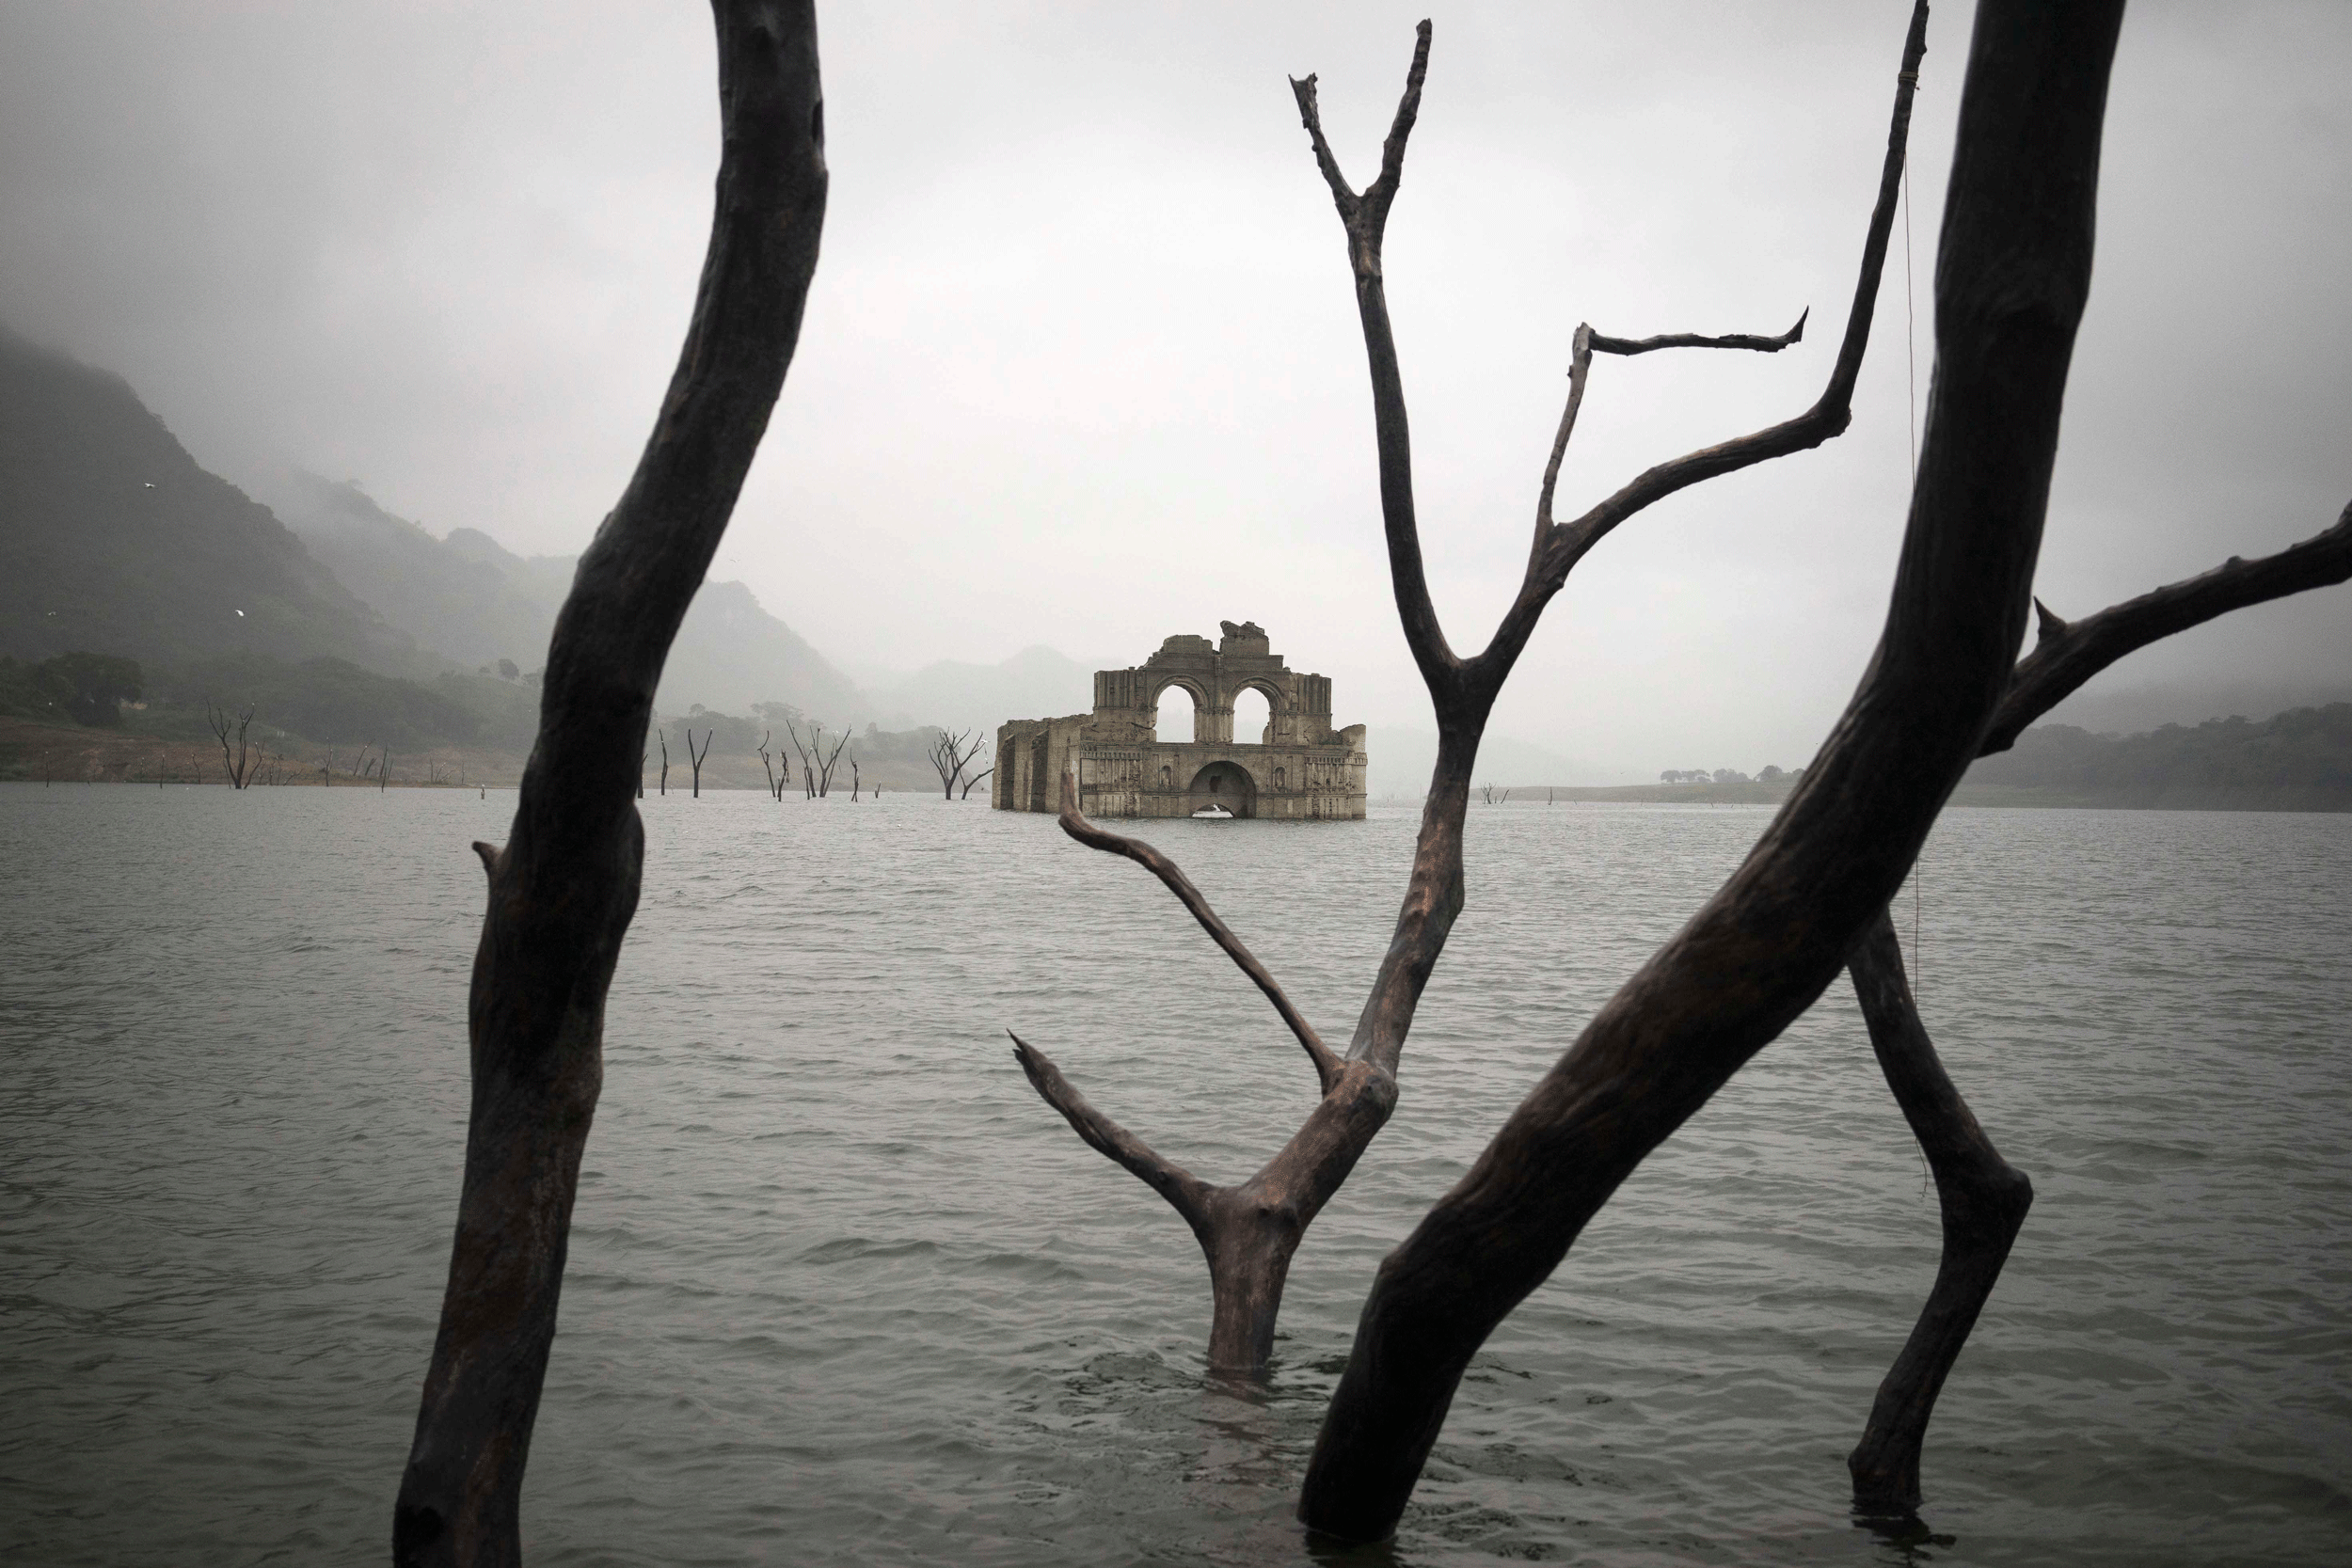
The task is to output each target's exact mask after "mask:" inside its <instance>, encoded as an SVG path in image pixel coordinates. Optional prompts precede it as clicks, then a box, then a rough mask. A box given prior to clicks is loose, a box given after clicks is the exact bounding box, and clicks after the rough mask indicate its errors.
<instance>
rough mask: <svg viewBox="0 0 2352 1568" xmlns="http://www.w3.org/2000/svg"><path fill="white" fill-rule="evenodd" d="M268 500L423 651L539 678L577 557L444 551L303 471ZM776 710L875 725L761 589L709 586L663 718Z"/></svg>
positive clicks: (674, 658) (479, 540)
mask: <svg viewBox="0 0 2352 1568" xmlns="http://www.w3.org/2000/svg"><path fill="white" fill-rule="evenodd" d="M271 499H272V500H273V501H274V502H275V503H276V506H277V509H278V515H279V516H281V517H282V518H284V519H285V521H286V523H287V525H288V526H289V527H290V528H292V529H293V530H294V532H295V533H296V534H297V535H299V536H300V538H301V539H302V541H303V542H304V543H305V544H307V545H308V546H310V549H311V551H312V553H313V554H315V555H316V556H317V557H318V558H319V559H320V560H321V561H324V562H326V563H327V564H328V565H329V566H331V567H332V568H333V569H334V572H335V575H336V576H337V577H338V578H341V579H342V581H343V582H344V583H345V584H346V585H347V586H349V587H350V588H351V590H352V591H353V592H354V593H355V594H358V596H359V597H360V598H362V599H365V600H366V601H367V602H368V603H369V604H371V605H373V606H374V607H375V608H376V609H377V610H380V611H381V612H382V614H383V616H384V619H385V620H386V621H388V622H389V623H390V624H391V625H393V626H398V627H399V628H400V629H401V630H403V631H405V632H407V633H409V634H410V635H412V636H413V637H414V638H415V639H416V641H418V642H420V643H421V644H423V645H424V646H426V647H429V648H432V649H434V650H435V651H437V652H439V653H442V654H446V655H447V656H449V657H451V658H453V659H455V660H456V661H458V662H459V663H461V664H463V665H466V666H469V667H479V666H482V665H491V666H493V667H495V666H496V664H497V663H498V661H499V660H501V659H507V660H511V661H512V662H513V663H515V664H516V666H518V667H519V668H521V669H523V670H525V671H531V670H536V669H537V668H538V667H539V666H540V665H541V664H542V663H543V662H545V660H546V658H547V647H548V634H549V633H550V632H551V631H552V630H553V629H554V626H555V615H556V611H557V610H559V609H561V608H562V606H563V603H564V594H567V593H569V592H570V590H571V586H572V572H573V569H574V567H575V566H576V565H577V564H578V562H579V558H578V557H577V556H532V557H524V556H519V555H516V554H515V553H514V552H513V551H511V550H508V549H507V548H505V546H501V544H499V543H498V541H497V540H495V539H492V538H491V537H490V536H489V535H488V534H486V533H484V532H482V531H479V530H476V529H468V528H460V529H455V530H453V531H451V532H450V534H449V535H448V537H446V538H436V537H434V535H433V534H432V533H431V532H429V531H427V530H425V529H424V528H423V527H421V525H419V524H417V523H413V522H410V521H409V520H408V519H406V518H405V517H400V516H396V515H393V514H391V513H389V512H387V511H385V510H384V509H383V508H382V507H380V506H378V505H377V504H376V503H375V501H374V500H373V499H371V498H370V497H369V496H368V494H367V492H366V491H364V490H362V489H360V488H359V486H358V484H356V483H350V482H342V483H337V482H335V481H332V480H327V479H322V478H321V477H319V476H318V475H316V474H313V473H309V472H305V471H303V470H300V469H295V470H293V471H291V472H290V473H288V474H287V475H286V476H285V479H284V480H283V482H282V483H281V484H280V485H279V486H278V489H277V490H276V491H274V492H273V494H272V497H271ZM769 702H776V703H787V704H790V705H792V706H794V707H797V708H800V709H802V710H803V711H805V712H809V713H814V714H818V715H819V716H822V717H825V718H829V719H833V720H834V721H837V722H847V721H850V720H852V719H864V718H867V717H870V716H871V711H872V709H873V706H874V705H873V704H872V703H871V702H870V701H869V700H868V699H867V698H866V695H865V694H864V693H863V692H861V691H859V690H858V689H857V686H856V683H854V682H853V681H851V680H850V678H849V677H848V676H847V675H844V674H843V673H841V672H840V671H839V670H837V669H835V668H834V666H833V665H832V664H831V663H830V662H829V661H828V660H827V659H826V658H825V657H824V656H823V655H822V654H820V653H818V651H817V650H816V649H815V648H813V647H811V646H810V645H809V643H808V641H807V640H806V639H805V638H803V637H802V636H801V635H800V634H799V633H798V632H795V631H794V630H793V629H792V628H791V627H790V626H786V625H785V624H784V623H783V622H782V621H780V620H778V619H777V618H776V617H774V616H773V615H771V614H770V613H768V611H767V610H764V609H762V608H761V607H760V604H759V601H758V600H757V599H756V598H755V597H754V596H753V595H752V592H751V590H750V589H748V588H746V587H745V586H744V585H743V584H741V583H739V582H706V583H705V584H703V587H702V592H701V593H699V594H696V595H695V596H694V603H693V606H692V608H691V609H690V610H688V611H687V613H686V623H685V625H684V626H682V627H680V628H679V631H678V637H677V641H676V642H675V643H674V644H673V645H672V647H671V649H670V658H669V663H668V664H667V665H666V666H665V667H664V669H663V671H662V676H661V688H660V691H659V692H658V693H657V695H656V697H655V703H656V705H657V706H659V707H660V709H661V710H662V711H664V712H672V713H675V712H683V711H685V710H686V709H688V708H690V707H691V706H692V705H695V704H697V703H699V704H701V705H704V706H706V707H709V708H715V709H719V710H721V711H743V710H748V709H749V708H750V707H751V706H752V705H754V704H755V703H769Z"/></svg>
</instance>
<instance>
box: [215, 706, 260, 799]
mask: <svg viewBox="0 0 2352 1568" xmlns="http://www.w3.org/2000/svg"><path fill="white" fill-rule="evenodd" d="M204 722H205V723H206V724H207V725H209V726H210V727H211V729H212V732H213V738H215V740H218V741H219V742H220V765H221V767H222V768H223V769H225V770H226V771H227V772H228V774H229V787H230V788H231V789H243V788H245V787H246V784H247V783H248V782H249V781H250V780H251V778H252V775H253V762H254V758H253V754H252V749H251V747H250V746H249V745H247V743H246V738H245V732H246V730H247V729H249V728H251V727H252V724H253V706H252V705H251V704H249V703H248V704H246V710H245V711H244V712H243V713H238V714H231V713H230V711H229V710H228V709H227V708H221V707H215V706H214V705H213V700H212V699H211V698H210V697H207V698H205V699H204ZM232 728H233V729H234V730H235V731H236V732H237V743H236V746H235V747H234V748H233V749H232V748H231V747H230V744H229V732H230V730H231V729H232Z"/></svg>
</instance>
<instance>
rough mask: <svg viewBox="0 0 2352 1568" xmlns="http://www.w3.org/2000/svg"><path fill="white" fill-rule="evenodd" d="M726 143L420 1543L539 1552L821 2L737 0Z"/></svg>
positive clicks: (816, 129)
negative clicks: (609, 1081) (618, 989)
mask: <svg viewBox="0 0 2352 1568" xmlns="http://www.w3.org/2000/svg"><path fill="white" fill-rule="evenodd" d="M712 8H713V11H714V13H715V18H716V23H717V29H718V56H719V102H720V122H721V132H722V155H721V161H720V167H719V177H718V188H717V198H716V210H715V213H714V216H713V219H712V225H711V235H710V246H709V250H708V253H707V257H706V259H705V261H704V264H703V272H702V279H701V285H700V288H699V291H698V293H697V294H696V298H695V302H694V314H693V320H692V323H691V326H690V327H689V329H688V332H687V336H686V342H685V346H684V349H683V351H682V352H681V354H680V356H679V359H678V365H677V369H676V372H675V374H674V376H673V377H672V380H671V383H670V388H669V391H668V394H667V395H666V397H665V398H664V399H663V402H662V405H661V410H660V416H659V418H658V420H657V421H656V424H655V426H654V431H653V435H652V437H651V439H650V440H648V441H647V443H646V446H645V450H644V455H643V456H642V457H641V458H640V460H639V462H638V466H637V469H636V472H635V474H634V475H633V476H632V477H631V479H630V481H629V483H628V489H627V490H626V491H625V492H624V493H623V495H622V497H621V500H620V503H619V505H617V506H616V507H615V508H614V509H613V511H612V514H611V515H609V516H608V517H606V518H605V520H604V523H603V525H602V526H601V527H600V528H599V529H598V530H597V531H596V538H595V540H594V541H593V542H592V543H591V544H590V545H589V546H588V549H587V551H586V552H585V553H584V554H583V555H582V556H581V558H580V566H579V569H578V571H577V574H576V575H575V577H574V578H573V581H572V589H571V594H570V595H569V597H567V598H566V599H565V600H564V608H563V610H562V611H561V612H560V613H559V614H558V616H557V618H556V625H555V631H554V636H553V639H552V641H551V642H550V644H549V647H548V664H547V673H546V676H545V682H544V686H543V690H542V695H541V699H540V710H539V734H538V738H537V740H536V742H535V744H534V745H533V747H532V753H531V758H530V761H529V763H528V764H527V765H526V767H525V768H524V773H523V780H522V785H521V789H520V791H519V794H518V799H517V802H516V813H515V820H514V824H513V827H512V829H511V831H510V834H509V837H508V840H507V842H506V844H505V846H504V847H502V848H494V847H491V846H489V845H484V844H478V845H476V846H475V849H476V851H477V852H478V853H479V854H480V855H481V857H482V860H483V863H484V865H485V867H486V868H487V870H488V872H489V908H488V912H487V915H486V917H485V920H484V923H483V930H482V940H481V944H480V947H479V949H478V950H477V952H476V954H475V958H474V971H473V985H472V996H471V1001H470V1004H469V1011H468V1022H469V1035H470V1037H471V1042H472V1075H473V1102H472V1112H471V1117H470V1119H469V1125H468V1129H467V1141H466V1166H465V1178H464V1186H463V1190H462V1194H461V1196H460V1198H459V1203H458V1214H457V1229H456V1236H455V1241H454V1243H453V1247H452V1251H451V1259H450V1275H449V1283H448V1289H447V1292H446V1294H445V1295H444V1297H443V1300H442V1306H441V1318H440V1327H439V1332H438V1334H437V1337H436V1338H435V1341H434V1347H433V1360H432V1365H431V1369H430V1370H429V1371H428V1372H427V1373H426V1376H425V1381H424V1390H423V1398H422V1401H421V1408H420V1409H419V1412H418V1416H417V1428H416V1435H415V1440H414V1443H413V1445H412V1447H411V1448H410V1449H409V1455H408V1465H407V1469H406V1471H405V1474H404V1475H403V1477H402V1479H401V1488H400V1497H399V1502H398V1504H397V1507H396V1511H395V1513H394V1522H393V1556H394V1558H395V1560H397V1561H399V1562H400V1563H403V1564H454V1565H468V1568H488V1565H493V1564H511V1563H514V1562H516V1561H518V1560H519V1559H520V1553H521V1544H520V1534H519V1518H518V1497H519V1493H520V1490H521V1485H522V1479H523V1466H524V1462H525V1460H526V1458H527V1457H528V1454H529V1451H530V1445H531V1433H532V1421H533V1419H534V1418H535V1416H536V1414H537V1410H538V1404H539V1395H540V1388H541V1385H542V1382H543V1379H544V1376H545V1373H546V1370H547V1361H548V1346H549V1342H550V1340H551V1338H552V1337H553V1335H554V1332H555V1320H556V1304H557V1297H558V1293H559V1291H560V1290H561V1287H562V1284H563V1276H564V1248H565V1242H566V1238H567V1236H568V1232H569V1227H570V1220H571V1209H572V1200H573V1196H574V1193H575V1190H576V1188H577V1184H578V1180H579V1175H580V1151H581V1148H582V1147H583V1145H584V1143H585V1141H586V1138H587V1134H588V1127H589V1121H590V1118H591V1117H592V1116H593V1114H594V1112H595V1109H596V1095H597V1090H598V1086H599V1085H600V1083H601V1080H602V1075H603V1052H602V1044H603V1041H602V1036H603V1023H604V1002H605V994H606V990H607V988H608V987H609V985H610V983H611V980H612V969H613V964H614V962H615V960H616V958H618V955H619V950H620V944H621V940H622V936H623V934H624V932H626V930H627V929H628V923H629V919H630V916H631V915H632V914H633V913H634V911H635V909H636V904H637V893H638V879H639V873H640V869H641V865H642V863H643V858H644V831H643V827H642V824H641V823H640V822H639V820H638V816H637V811H636V806H635V804H634V800H633V797H634V793H635V787H636V781H635V780H634V779H633V778H632V776H631V772H630V764H629V761H628V748H629V747H631V746H639V747H640V749H641V751H642V742H643V737H644V733H645V728H646V725H647V722H648V721H649V719H650V717H651V714H652V709H653V695H654V689H655V686H656V684H657V683H658V681H659V680H660V673H661V667H662V662H663V660H664V659H665V658H666V657H667V656H668V652H669V647H670V643H671V641H672V639H673V638H675V635H676V633H677V628H678V624H679V622H680V621H681V620H682V619H683V618H684V616H685V613H686V610H687V606H688V604H689V603H690V602H691V600H692V598H693V596H694V592H695V590H696V589H697V588H698V587H699V586H700V585H701V583H702V580H703V577H704V574H705V573H706V572H707V569H708V567H709V564H710V560H711V557H712V555H713V553H714V552H715V550H716V549H717V547H718V544H719V540H720V536H721V534H722V533H723V531H725V528H726V524H727V518H728V515H729V514H730V513H731V512H732V511H733V509H734V506H735V500H736V496H737V493H738V492H739V489H740V488H741V485H742V482H743V475H744V472H745V470H746V469H747V468H748V467H750V465H751V461H752V455H753V453H754V452H755V451H756V450H757V448H758V446H759V441H760V437H761V436H762V434H763V433H764V432H765V430H766V429H767V424H768V418H769V414H770V411H771V408H772V407H773V406H774V403H775V398H776V394H777V391H778V389H779V388H780V387H781V386H782V384H783V381H784V374H785V370H786V367H787V365H789V363H790V362H791V358H792V353H793V349H794V346H795V345H796V343H797V341H798V340H799V335H800V326H801V315H802V309H803V303H804V302H805V300H806V297H807V293H808V285H809V279H810V277H811V275H812V274H813V273H814V271H815V269H816V265H817V254H818V233H819V230H820V229H821V227H822V223H823V217H824V207H825V187H826V172H825V161H824V119H823V114H824V109H823V95H822V92H821V89H820V87H819V82H818V58H817V31H816V19H815V15H814V10H813V8H812V6H811V5H810V4H808V3H807V0H714V3H713V7H712Z"/></svg>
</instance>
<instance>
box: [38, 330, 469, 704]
mask: <svg viewBox="0 0 2352 1568" xmlns="http://www.w3.org/2000/svg"><path fill="white" fill-rule="evenodd" d="M73 650H87V651H91V652H98V653H106V654H115V655H120V656H123V657H130V658H135V659H138V660H141V661H142V662H146V663H156V664H185V663H190V662H194V661H197V660H200V659H209V658H221V657H253V656H259V657H271V658H279V659H295V660H298V659H304V658H310V657H320V656H333V657H342V658H346V659H349V660H351V661H353V662H355V663H357V664H359V665H361V666H363V667H365V668H368V669H371V670H374V671H378V672H381V673H390V674H400V675H414V674H424V673H431V672H432V671H434V670H435V669H437V668H439V667H440V666H439V663H438V661H437V660H435V659H434V658H432V657H431V656H430V655H428V654H426V653H424V652H422V651H421V650H420V649H419V648H418V646H417V644H416V641H415V639H413V638H412V637H409V636H406V635H404V634H403V633H402V632H401V631H398V630H396V629H394V628H393V627H392V626H388V625H387V624H386V623H385V622H384V620H383V619H382V618H381V617H379V616H378V615H376V614H375V612H374V611H373V610H372V609H371V608H370V607H369V606H368V605H367V604H366V603H365V602H363V601H362V599H361V597H360V596H359V595H358V594H353V593H352V592H351V591H350V590H349V589H348V587H346V585H344V584H343V583H342V582H340V581H338V580H337V579H336V577H335V574H334V573H333V572H332V571H330V570H329V569H328V568H327V567H326V565H325V564H324V563H323V562H320V561H319V560H317V559H316V558H315V557H314V556H312V555H311V553H310V551H309V550H308V549H306V548H305V547H304V546H303V543H302V541H301V540H300V539H298V538H296V537H295V536H294V533H293V532H291V531H289V530H287V529H286V528H285V526H284V525H283V524H281V523H280V522H279V521H278V518H276V517H275V516H273V515H271V514H270V511H269V509H268V508H267V507H265V506H263V505H262V504H260V503H259V502H257V501H256V500H254V499H252V498H251V497H249V496H247V495H246V493H245V492H244V491H242V490H240V489H238V488H237V487H236V486H235V485H233V484H231V483H229V482H228V481H227V480H224V479H221V478H220V477H218V476H217V475H215V474H212V473H208V472H206V471H205V470H204V469H203V468H202V467H199V465H198V463H197V461H196V459H195V458H194V457H192V456H190V455H189V453H188V451H187V449H186V448H185V447H183V446H182V445H181V444H180V442H179V440H178V439H177V438H176V437H175V436H173V435H172V434H171V432H170V431H169V430H167V429H166V428H165V427H164V423H163V421H162V420H159V419H157V418H156V417H155V416H154V415H153V414H152V413H151V412H150V411H149V410H148V408H147V406H146V405H145V404H142V403H141V402H140V401H139V399H138V396H137V394H135V392H133V391H132V389H131V388H130V386H129V384H128V383H126V382H125V381H124V380H123V379H122V378H121V377H120V376H118V375H114V374H112V373H110V372H105V371H101V370H95V369H92V368H91V367H89V366H87V365H83V364H80V363H77V362H76V361H74V360H72V359H69V358H67V357H65V356H62V355H58V354H54V353H51V352H50V351H48V350H46V349H43V348H40V347H39V346H37V345H35V344H33V343H30V342H28V341H25V340H24V339H22V338H19V337H17V336H15V335H14V334H12V333H10V332H8V330H7V329H6V328H5V327H0V651H5V652H8V653H10V654H15V655H18V656H21V657H35V658H39V657H48V656H50V655H53V654H59V653H65V652H69V651H73Z"/></svg>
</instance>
